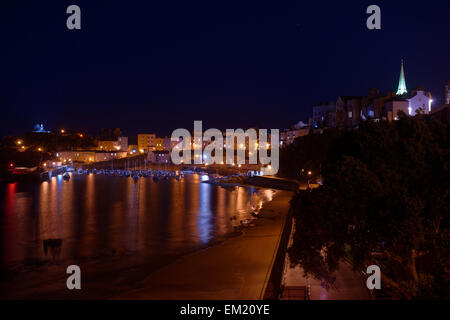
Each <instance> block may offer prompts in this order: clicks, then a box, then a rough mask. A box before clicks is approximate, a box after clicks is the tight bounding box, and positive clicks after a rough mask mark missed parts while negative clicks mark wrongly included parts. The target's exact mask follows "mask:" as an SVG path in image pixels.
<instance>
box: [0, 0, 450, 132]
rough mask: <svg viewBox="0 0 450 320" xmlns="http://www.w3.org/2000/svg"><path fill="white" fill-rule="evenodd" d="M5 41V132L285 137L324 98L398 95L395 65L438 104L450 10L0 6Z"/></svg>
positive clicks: (416, 6) (321, 5)
mask: <svg viewBox="0 0 450 320" xmlns="http://www.w3.org/2000/svg"><path fill="white" fill-rule="evenodd" d="M9 2H11V3H9ZM71 4H77V5H79V6H80V8H81V24H82V29H81V30H68V29H67V27H66V19H67V17H68V14H66V8H67V6H69V5H71ZM371 4H377V5H379V6H380V7H381V12H382V30H380V31H370V30H368V29H367V28H366V19H367V17H368V15H367V14H366V8H367V7H368V6H369V5H371ZM0 41H1V45H0V106H1V109H2V111H1V128H0V135H5V134H11V133H14V134H15V133H20V132H23V131H29V130H30V129H32V127H33V125H34V124H35V123H43V124H44V125H45V127H47V128H49V129H51V130H58V129H60V128H66V129H69V130H77V131H78V130H86V131H89V132H91V133H93V134H98V133H99V132H100V129H101V128H108V127H120V128H122V130H123V131H124V133H125V134H126V135H130V136H132V135H135V134H136V133H138V132H146V133H149V132H156V133H157V134H159V135H170V134H171V132H172V130H173V129H175V128H188V129H190V130H191V129H193V121H194V120H203V123H204V128H211V127H215V128H219V129H225V128H239V127H250V126H259V127H264V128H285V127H288V126H290V125H292V124H294V123H296V122H298V121H300V120H302V121H304V122H307V120H308V117H310V116H311V113H312V106H313V105H314V104H315V103H317V102H319V101H327V100H336V98H337V96H338V95H365V94H367V91H368V89H369V88H371V87H377V88H379V89H381V90H382V92H388V91H395V90H396V89H397V82H398V76H399V71H400V60H401V58H404V59H405V73H406V81H407V86H408V89H411V88H414V87H417V86H419V85H422V86H424V87H425V88H426V89H427V90H430V91H431V93H432V94H433V97H434V99H435V101H436V102H435V103H434V107H436V106H437V105H439V104H441V103H442V102H443V94H444V85H445V83H446V81H448V80H450V60H449V54H450V1H442V0H440V1H423V0H422V1H411V0H410V1H397V0H396V1H392V0H390V1H378V0H376V1H373V0H371V1H358V2H356V1H354V2H351V1H329V3H327V2H325V1H310V2H306V1H295V2H294V1H292V2H289V4H287V3H284V4H282V3H281V2H280V1H271V2H262V1H254V2H252V3H250V2H246V1H221V0H220V1H219V0H210V1H205V2H201V1H197V0H185V1H179V2H172V1H92V0H90V1H77V0H71V1H19V0H18V1H2V3H1V4H0Z"/></svg>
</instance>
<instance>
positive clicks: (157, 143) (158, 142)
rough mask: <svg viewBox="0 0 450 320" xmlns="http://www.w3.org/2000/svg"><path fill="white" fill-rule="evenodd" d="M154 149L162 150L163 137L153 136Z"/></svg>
mask: <svg viewBox="0 0 450 320" xmlns="http://www.w3.org/2000/svg"><path fill="white" fill-rule="evenodd" d="M155 150H156V151H163V150H164V139H163V138H155Z"/></svg>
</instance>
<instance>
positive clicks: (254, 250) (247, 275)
mask: <svg viewBox="0 0 450 320" xmlns="http://www.w3.org/2000/svg"><path fill="white" fill-rule="evenodd" d="M291 197H292V192H288V191H278V192H277V194H276V195H275V196H274V199H273V200H272V201H271V202H267V203H266V204H265V205H264V207H263V208H262V210H261V212H260V214H261V218H259V219H257V220H255V226H253V227H250V228H248V229H246V230H245V231H244V232H243V234H242V235H240V236H238V237H234V238H230V239H228V240H226V241H224V242H223V243H221V244H219V245H216V246H213V247H210V248H207V249H205V250H202V251H200V252H196V253H194V254H191V255H188V256H184V257H182V258H180V259H178V260H176V261H174V262H173V263H171V264H169V265H167V266H165V267H163V268H161V269H159V270H157V271H155V272H153V273H151V274H150V275H148V276H147V277H146V278H145V279H144V281H143V282H142V288H140V289H135V290H131V291H129V292H126V293H124V294H121V295H119V296H116V297H115V298H116V299H192V300H196V299H218V300H220V299H247V300H256V299H262V298H263V296H264V291H265V288H266V285H267V282H268V279H269V276H270V272H271V270H272V265H273V262H274V259H275V255H276V253H277V249H278V244H279V242H280V238H281V233H282V230H283V227H284V225H285V222H286V215H287V213H288V210H289V200H290V198H291Z"/></svg>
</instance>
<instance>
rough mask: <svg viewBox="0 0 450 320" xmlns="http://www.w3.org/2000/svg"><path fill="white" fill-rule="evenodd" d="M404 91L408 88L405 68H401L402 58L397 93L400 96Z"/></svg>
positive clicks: (406, 91)
mask: <svg viewBox="0 0 450 320" xmlns="http://www.w3.org/2000/svg"><path fill="white" fill-rule="evenodd" d="M405 93H408V90H407V89H406V81H405V70H404V68H403V59H402V66H401V68H400V80H399V82H398V90H397V95H398V96H401V95H404V94H405Z"/></svg>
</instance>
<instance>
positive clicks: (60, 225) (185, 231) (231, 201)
mask: <svg viewBox="0 0 450 320" xmlns="http://www.w3.org/2000/svg"><path fill="white" fill-rule="evenodd" d="M204 179H205V176H199V175H186V177H185V178H184V179H183V180H182V181H176V180H162V181H159V182H154V181H153V180H152V179H146V178H142V179H140V180H139V181H138V183H134V182H133V180H132V179H130V178H121V177H107V176H96V175H89V176H79V175H72V178H71V179H70V180H69V181H64V180H63V179H62V178H61V177H54V178H52V179H51V181H49V182H42V183H40V184H34V185H33V184H6V185H0V191H1V194H0V200H1V202H2V203H1V215H0V230H1V232H0V237H1V238H0V248H1V251H0V258H1V264H2V265H5V266H6V265H9V264H13V263H22V262H24V261H28V260H46V259H51V258H50V257H49V256H46V255H45V253H44V250H43V245H42V243H43V240H45V239H50V238H51V239H55V238H60V239H62V240H63V243H62V248H61V254H60V257H59V259H77V258H91V257H99V256H102V255H105V254H110V253H111V252H112V251H114V252H118V253H138V254H139V255H142V256H149V257H158V256H161V255H172V254H173V255H178V254H182V253H184V252H190V251H192V250H195V249H197V248H201V247H203V246H205V245H208V244H209V243H211V241H213V240H217V239H222V238H224V237H225V236H227V235H228V234H229V233H230V232H232V231H233V222H232V221H231V219H230V218H232V217H235V219H234V221H239V220H243V219H246V218H250V217H251V216H250V212H251V211H252V210H255V209H258V208H259V207H260V206H261V205H262V203H264V202H265V201H267V200H271V197H272V191H271V190H257V189H255V188H243V187H235V188H231V189H224V188H222V187H219V186H215V185H211V184H208V183H202V182H201V181H203V180H204Z"/></svg>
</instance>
